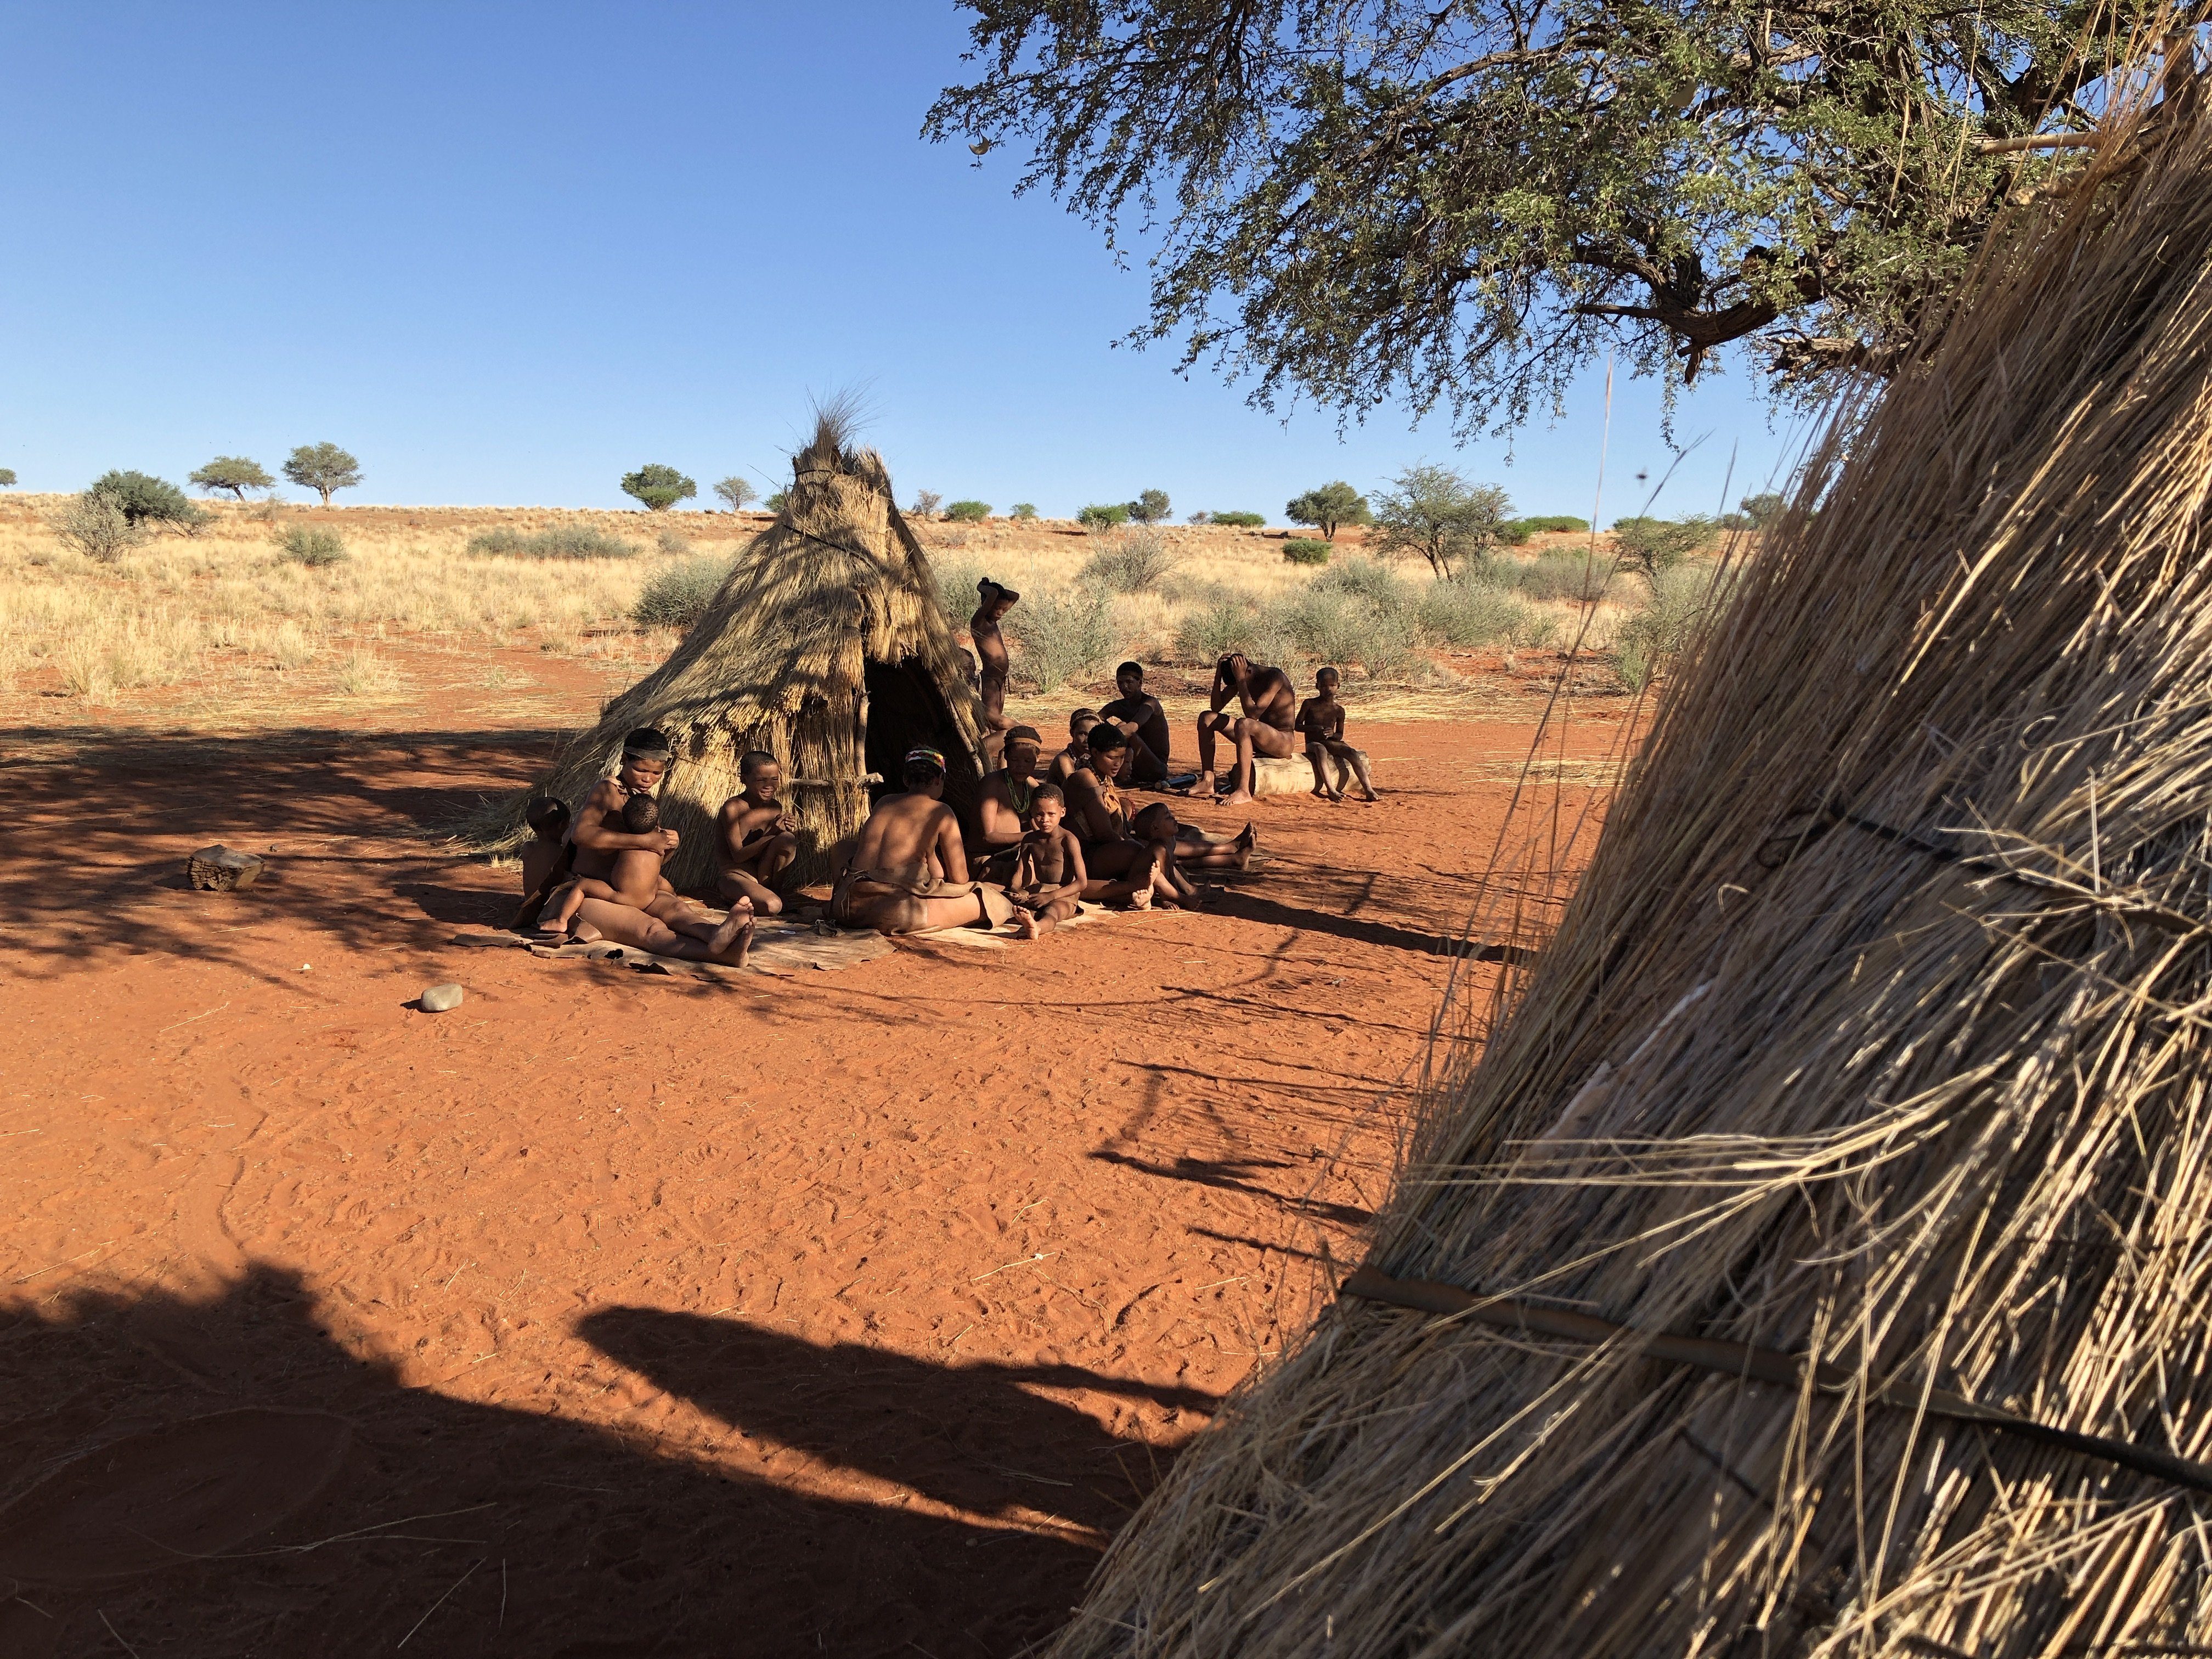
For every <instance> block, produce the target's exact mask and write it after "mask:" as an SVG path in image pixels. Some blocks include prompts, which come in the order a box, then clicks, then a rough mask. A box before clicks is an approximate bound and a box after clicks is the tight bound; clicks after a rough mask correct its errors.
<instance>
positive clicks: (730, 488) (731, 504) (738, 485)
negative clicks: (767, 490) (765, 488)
mask: <svg viewBox="0 0 2212 1659" xmlns="http://www.w3.org/2000/svg"><path fill="white" fill-rule="evenodd" d="M714 493H715V494H716V495H720V497H721V498H722V501H723V503H724V504H725V505H726V506H727V507H728V508H729V509H730V511H731V512H732V513H742V512H744V510H745V503H746V502H748V501H757V500H758V499H759V497H760V491H759V490H757V489H754V488H753V485H752V480H751V479H750V478H740V477H734V476H733V477H727V478H725V479H723V480H722V482H721V483H718V484H716V485H715V486H714Z"/></svg>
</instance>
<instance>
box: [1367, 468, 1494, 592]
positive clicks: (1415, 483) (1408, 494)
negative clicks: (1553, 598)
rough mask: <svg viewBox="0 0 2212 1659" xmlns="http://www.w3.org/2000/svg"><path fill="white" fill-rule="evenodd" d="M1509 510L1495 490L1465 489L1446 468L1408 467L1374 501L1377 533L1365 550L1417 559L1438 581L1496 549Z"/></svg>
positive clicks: (1489, 487)
mask: <svg viewBox="0 0 2212 1659" xmlns="http://www.w3.org/2000/svg"><path fill="white" fill-rule="evenodd" d="M1512 510H1513V507H1512V503H1511V502H1510V501H1507V500H1506V499H1505V492H1504V490H1503V489H1499V488H1498V486H1497V485H1496V484H1475V483H1468V481H1467V480H1466V479H1465V478H1463V477H1461V476H1460V475H1459V474H1458V473H1456V472H1455V471H1452V470H1451V468H1449V467H1448V466H1431V465H1428V464H1427V463H1425V462H1424V463H1422V464H1420V465H1415V466H1409V467H1407V469H1406V470H1405V471H1403V472H1401V473H1400V474H1399V475H1398V476H1397V477H1396V478H1395V479H1393V480H1392V481H1391V483H1390V487H1389V489H1383V490H1378V491H1376V496H1375V524H1376V533H1375V534H1374V535H1372V536H1370V537H1369V538H1367V544H1368V545H1369V546H1370V547H1371V548H1373V549H1374V550H1376V552H1377V553H1379V554H1382V555H1383V556H1385V557H1402V556H1405V555H1407V554H1413V553H1418V554H1419V555H1420V556H1421V557H1423V558H1425V559H1426V560H1427V561H1428V562H1429V568H1430V569H1431V570H1433V571H1435V572H1436V574H1437V575H1439V576H1449V575H1450V574H1452V566H1453V565H1454V564H1455V563H1461V564H1464V563H1467V562H1470V561H1476V560H1480V559H1482V558H1483V557H1485V556H1487V555H1488V553H1489V552H1490V550H1491V549H1492V548H1493V547H1495V546H1497V545H1498V539H1499V536H1500V533H1501V532H1503V530H1504V526H1505V515H1506V514H1507V513H1510V512H1511V511H1512Z"/></svg>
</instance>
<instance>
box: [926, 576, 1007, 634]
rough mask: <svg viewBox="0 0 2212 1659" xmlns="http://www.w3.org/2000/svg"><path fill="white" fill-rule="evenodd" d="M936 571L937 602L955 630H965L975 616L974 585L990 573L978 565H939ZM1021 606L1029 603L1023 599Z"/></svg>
mask: <svg viewBox="0 0 2212 1659" xmlns="http://www.w3.org/2000/svg"><path fill="white" fill-rule="evenodd" d="M935 568H936V571H937V602H938V603H939V605H943V606H944V607H945V617H947V618H948V619H949V620H950V621H951V623H952V625H953V626H954V627H955V628H965V627H966V626H967V625H968V618H969V617H972V616H974V615H975V601H976V597H977V596H976V592H975V584H976V583H977V582H979V581H981V580H983V578H984V577H986V576H987V575H989V574H991V573H990V572H989V571H987V570H986V569H984V568H983V567H982V566H981V565H980V564H966V563H961V564H940V565H938V566H936V567H935ZM1022 603H1023V604H1024V605H1026V604H1028V603H1029V601H1028V600H1026V599H1024V601H1023V602H1022Z"/></svg>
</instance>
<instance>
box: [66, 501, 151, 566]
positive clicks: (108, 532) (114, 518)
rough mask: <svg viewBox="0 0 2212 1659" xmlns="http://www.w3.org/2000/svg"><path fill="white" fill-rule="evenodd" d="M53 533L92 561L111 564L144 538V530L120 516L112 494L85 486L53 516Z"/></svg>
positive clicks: (120, 513)
mask: <svg viewBox="0 0 2212 1659" xmlns="http://www.w3.org/2000/svg"><path fill="white" fill-rule="evenodd" d="M53 530H54V534H55V536H56V537H58V538H59V539H60V541H61V543H62V544H63V545H64V546H65V547H73V548H75V549H76V550H77V551H78V552H80V553H82V554H83V555H84V556H85V557H87V558H88V559H90V560H92V561H93V562H94V563H96V564H113V563H114V562H116V561H117V560H118V559H119V558H121V557H122V556H124V555H125V553H127V552H129V551H130V550H131V549H132V548H134V547H136V546H137V545H138V544H139V543H141V542H143V541H144V540H145V539H146V532H144V531H143V530H141V529H139V528H138V527H137V526H136V525H134V524H132V523H131V520H129V519H127V518H125V516H124V513H123V509H122V508H121V507H118V506H117V505H116V503H115V498H114V497H113V496H112V495H95V494H94V493H93V492H92V491H91V490H89V489H88V490H86V491H85V492H84V494H83V495H79V496H78V497H76V500H74V501H71V502H70V504H69V505H68V506H67V507H64V508H62V510H61V511H60V512H59V513H56V514H55V515H54V518H53Z"/></svg>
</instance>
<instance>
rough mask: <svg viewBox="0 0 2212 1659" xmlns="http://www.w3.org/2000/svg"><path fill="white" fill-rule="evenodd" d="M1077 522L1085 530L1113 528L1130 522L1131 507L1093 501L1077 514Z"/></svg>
mask: <svg viewBox="0 0 2212 1659" xmlns="http://www.w3.org/2000/svg"><path fill="white" fill-rule="evenodd" d="M1075 521H1076V523H1078V524H1079V525H1081V526H1083V527H1084V528H1085V530H1113V529H1117V528H1118V527H1120V526H1122V525H1125V524H1127V523H1128V522H1129V509H1128V508H1127V507H1122V506H1119V505H1114V506H1109V505H1107V504H1105V503H1103V502H1098V501H1093V502H1092V503H1091V505H1090V506H1089V507H1085V508H1084V509H1083V511H1081V512H1080V513H1077V514H1076V515H1075Z"/></svg>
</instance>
